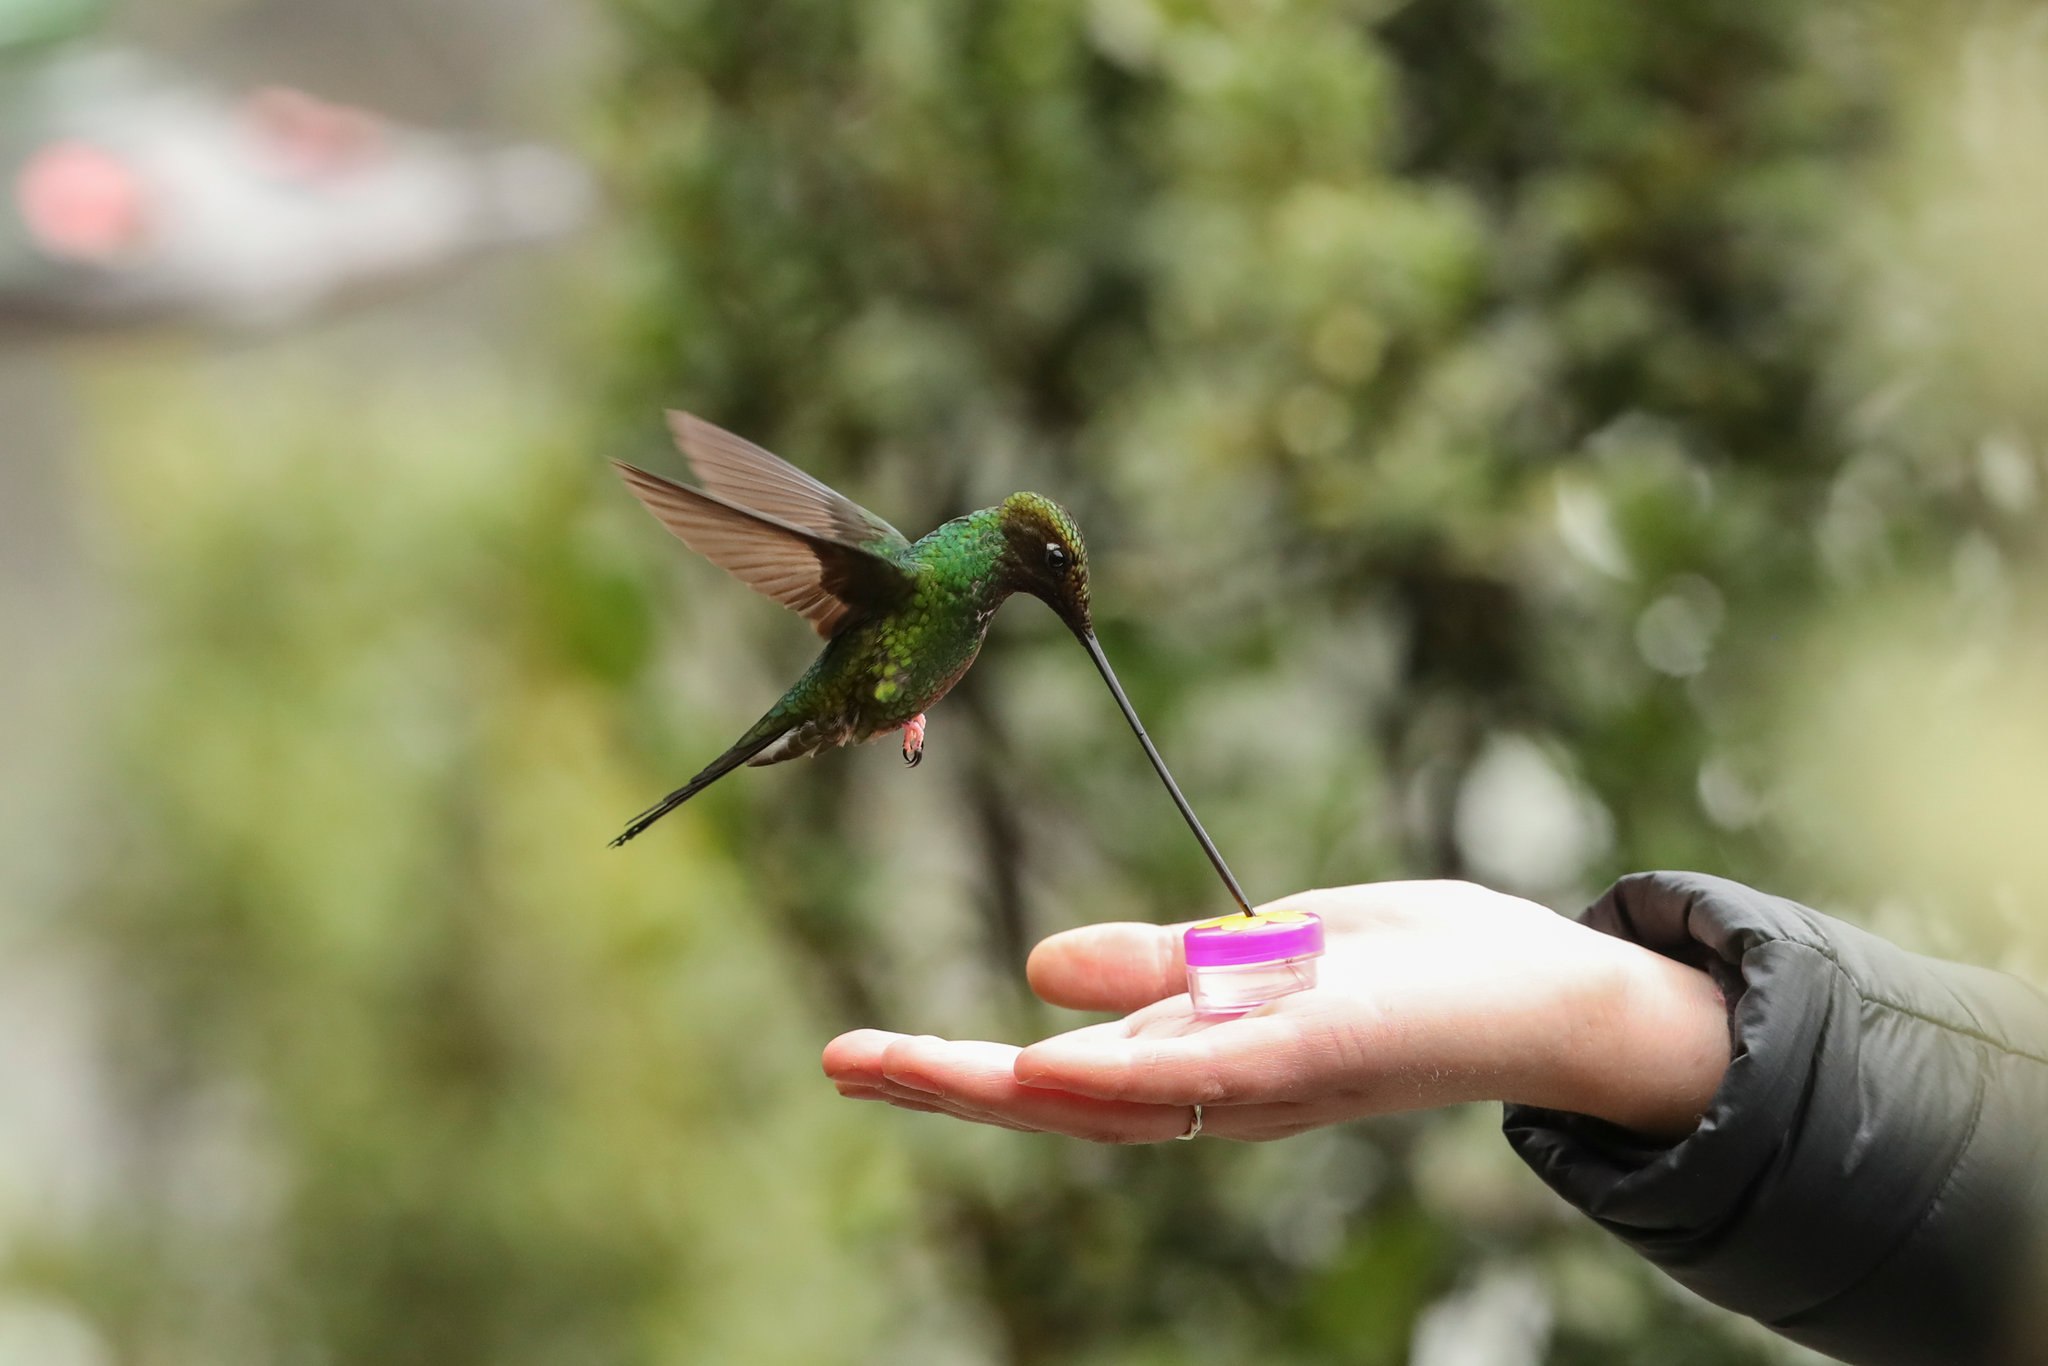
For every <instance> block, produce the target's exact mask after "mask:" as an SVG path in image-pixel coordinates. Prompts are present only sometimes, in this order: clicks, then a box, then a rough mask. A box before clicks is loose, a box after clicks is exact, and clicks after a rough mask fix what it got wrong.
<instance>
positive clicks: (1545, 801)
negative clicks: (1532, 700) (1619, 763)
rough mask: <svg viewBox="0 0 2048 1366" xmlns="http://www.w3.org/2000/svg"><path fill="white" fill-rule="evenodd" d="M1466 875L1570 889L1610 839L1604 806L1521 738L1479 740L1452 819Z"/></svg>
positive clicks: (1542, 888)
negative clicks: (1468, 872)
mask: <svg viewBox="0 0 2048 1366" xmlns="http://www.w3.org/2000/svg"><path fill="white" fill-rule="evenodd" d="M1453 828H1454V830H1455V833H1456V835H1457V840H1458V850H1459V852H1460V853H1461V854H1463V855H1464V858H1465V861H1466V863H1468V864H1469V865H1470V866H1471V868H1472V871H1473V874H1474V876H1476V877H1478V878H1479V879H1480V880H1482V881H1489V882H1494V883H1499V884H1502V885H1504V886H1508V887H1513V888H1517V889H1520V890H1525V891H1554V890H1558V889H1562V888H1564V887H1567V886H1569V885H1570V884H1571V882H1572V881H1573V880H1574V879H1575V878H1576V877H1577V876H1578V874H1579V871H1580V870H1581V869H1582V868H1584V867H1585V866H1586V863H1587V862H1588V861H1589V860H1590V859H1592V858H1593V857H1594V856H1595V855H1597V854H1599V853H1601V852H1603V851H1604V850H1605V849H1606V848H1607V845H1608V843H1609V841H1610V840H1611V839H1612V837H1613V833H1614V832H1613V821H1612V820H1611V818H1610V817H1609V816H1608V814H1607V809H1606V808H1605V807H1603V806H1601V805H1600V803H1599V802H1598V801H1597V800H1595V799H1594V797H1593V796H1592V794H1591V793H1589V792H1587V791H1586V790H1585V789H1584V788H1583V787H1581V786H1580V785H1579V784H1578V783H1577V782H1576V781H1574V780H1573V779H1572V778H1571V777H1570V776H1569V775H1567V774H1566V773H1565V772H1563V771H1562V770H1561V769H1560V768H1559V767H1558V766H1557V764H1556V763H1554V762H1553V761H1552V760H1551V757H1550V755H1549V754H1548V753H1546V752H1545V750H1544V749H1543V747H1542V746H1540V745H1538V744H1537V743H1536V742H1535V741H1533V740H1531V739H1529V738H1528V737H1526V736H1521V735H1498V736H1495V737H1494V738H1492V739H1491V740H1489V741H1487V744H1486V748H1485V749H1484V750H1482V751H1481V752H1480V755H1479V758H1478V760H1477V761H1476V762H1475V763H1474V764H1473V765H1472V768H1471V770H1470V772H1468V773H1467V774H1466V775H1465V782H1464V786H1463V787H1462V788H1461V789H1460V790H1459V792H1458V802H1457V809H1456V812H1455V814H1454V817H1453Z"/></svg>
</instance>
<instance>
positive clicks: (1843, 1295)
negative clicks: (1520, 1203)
mask: <svg viewBox="0 0 2048 1366" xmlns="http://www.w3.org/2000/svg"><path fill="white" fill-rule="evenodd" d="M1585 921H1586V923H1587V924H1589V925H1591V926H1593V927H1594V928H1596V929H1599V930H1602V931H1604V932H1605V933H1608V934H1612V935H1617V936H1619V937H1621V938H1625V939H1629V940H1633V941H1634V942H1636V943H1638V944H1641V945H1643V946H1644V947H1645V948H1648V949H1651V950H1653V951H1655V952H1658V953H1661V954H1664V955H1666V956H1667V957H1670V958H1674V959H1677V960H1679V961H1682V962H1685V963H1688V964H1691V965H1693V966H1695V967H1698V968H1701V969H1703V970H1704V971H1707V972H1709V973H1711V974H1712V975H1713V976H1714V977H1715V979H1716V981H1717V982H1718V983H1719V984H1720V985H1721V987H1722V990H1723V992H1724V994H1725V995H1726V997H1727V999H1728V1003H1729V1030H1730V1033H1731V1036H1732V1039H1733V1044H1734V1048H1733V1061H1732V1062H1731V1063H1730V1065H1729V1068H1728V1072H1727V1074H1726V1076H1725V1077H1724V1079H1723V1081H1722V1083H1721V1087H1720V1089H1719V1090H1718V1091H1717V1092H1716V1093H1715V1095H1714V1098H1713V1101H1712V1103H1711V1104H1710V1105H1709V1106H1708V1108H1707V1111H1706V1114H1705V1116H1704V1117H1703V1118H1702V1119H1701V1121H1700V1124H1699V1127H1698V1128H1697V1129H1696V1130H1695V1131H1694V1132H1693V1133H1692V1134H1691V1135H1689V1136H1688V1137H1686V1138H1684V1139H1683V1140H1680V1141H1679V1142H1677V1143H1672V1144H1659V1143H1655V1142H1652V1141H1649V1140H1646V1139H1643V1138H1640V1137H1638V1136H1636V1135H1632V1134H1630V1133H1628V1132H1626V1131H1624V1130H1621V1129H1618V1128H1616V1127H1614V1126H1613V1125H1610V1124H1606V1123H1604V1122H1602V1121H1599V1120H1595V1119H1591V1118H1588V1117H1586V1116H1583V1115H1573V1114H1567V1113H1563V1112H1559V1111H1554V1110H1543V1109H1539V1108H1536V1107H1532V1106H1521V1105H1511V1106H1509V1107H1508V1110H1507V1116H1506V1122H1505V1125H1504V1128H1505V1131H1506V1134H1507V1138H1508V1141H1509V1143H1510V1144H1512V1145H1513V1147H1514V1149H1515V1151H1516V1153H1518V1154H1519V1155H1520V1156H1521V1158H1522V1159H1523V1160H1524V1161H1525V1162H1527V1163H1528V1164H1529V1165H1530V1167H1532V1168H1533V1169H1534V1170H1535V1171H1536V1173H1537V1175H1539V1176H1541V1177H1542V1178H1543V1179H1544V1181H1546V1182H1547V1183H1548V1184H1549V1185H1550V1186H1551V1188H1552V1189H1553V1190H1555V1191H1556V1192H1557V1193H1558V1194H1559V1195H1561V1196H1563V1197H1564V1198H1565V1199H1566V1200H1567V1201H1569V1202H1571V1203H1572V1204H1573V1205H1575V1206H1577V1207H1578V1208H1579V1209H1580V1210H1581V1211H1583V1212H1584V1213H1586V1214H1587V1215H1589V1216H1590V1217H1591V1218H1593V1219H1594V1220H1595V1221H1596V1222H1598V1223H1599V1224H1600V1225H1601V1226H1602V1227H1603V1228H1605V1229H1607V1230H1608V1231H1609V1232H1611V1233H1613V1234H1614V1235H1616V1236H1617V1237H1619V1238H1621V1239H1622V1240H1623V1241H1625V1242H1627V1243H1628V1244H1629V1245H1630V1246H1632V1247H1633V1248H1635V1249H1636V1251H1638V1252H1640V1253H1641V1254H1642V1255H1643V1256H1644V1257H1646V1258H1648V1259H1649V1260H1650V1261H1652V1262H1654V1263H1655V1264H1656V1265H1657V1266H1659V1267H1661V1268H1662V1269H1663V1270H1664V1271H1666V1272H1667V1273H1669V1274H1670V1275H1671V1276H1672V1277H1673V1278H1674V1279H1676V1280H1678V1281H1679V1282H1681V1283H1682V1284H1684V1285H1686V1286H1688V1287H1690V1288H1691V1289H1693V1290H1695V1291H1697V1292H1698V1293H1699V1294H1701V1295H1703V1296H1704V1297H1706V1298H1707V1299H1710V1300H1713V1301H1715V1302H1716V1303H1718V1304H1721V1305H1724V1306H1726V1307H1728V1308H1730V1309H1734V1310H1736V1311H1738V1312H1740V1313H1743V1314H1747V1315H1749V1316H1750V1317H1752V1318H1755V1319H1757V1320H1759V1321H1761V1322H1762V1323H1764V1324H1766V1325H1768V1326H1769V1327H1771V1328H1773V1329H1776V1330H1777V1331H1779V1332H1781V1333H1783V1334H1785V1335H1786V1336H1787V1337H1790V1338H1793V1339H1795V1340H1797V1341H1799V1342H1802V1343H1805V1344H1806V1345H1808V1346H1810V1347H1814V1348H1816V1349H1818V1350H1820V1351H1823V1352H1827V1353H1830V1354H1832V1355H1835V1356H1838V1357H1841V1358H1843V1359H1844V1360H1848V1361H1852V1362H1870V1363H1934V1362H1941V1363H1966V1362H1979V1361H1984V1362H1996V1361H2005V1360H2014V1361H2018V1360H2027V1361H2034V1360H2038V1359H2040V1358H2039V1356H2038V1354H2039V1353H2041V1352H2043V1351H2048V1315H2042V1314H2041V1311H2040V1310H2039V1309H2038V1308H2034V1307H2033V1306H2034V1305H2035V1304H2037V1303H2038V1302H2039V1301H2040V1299H2041V1298H2042V1297H2041V1295H2040V1294H2038V1293H2032V1292H2041V1291H2044V1290H2048V1258H2043V1257H2042V1256H2041V1252H2042V1249H2043V1245H2044V1240H2043V1237H2042V1234H2043V1228H2042V1224H2043V1220H2044V1218H2048V1000H2044V999H2043V997H2042V996H2041V995H2040V994H2039V993H2037V992H2035V991H2033V990H2032V989H2031V988H2029V987H2027V986H2026V985H2024V984H2023V983H2021V982H2019V981H2017V980H2016V979H2013V978H2010V977H2007V976H2004V975H2002V974H1999V973H1995V972H1991V971H1988V970H1985V969H1982V968H1973V967H1966V966H1962V965H1959V964H1953V963H1944V962H1939V961H1937V960H1933V959H1928V958H1923V957H1920V956H1919V955H1916V954H1911V953H1908V952H1906V951H1905V950H1903V949H1900V948H1898V947H1897V946H1895V945H1892V944H1889V943H1886V942H1885V941H1883V940H1880V939H1877V938H1875V937H1874V936H1871V935H1869V934H1866V933H1864V932H1862V931H1860V930H1857V929H1855V928H1854V927H1853V926H1850V925H1847V924H1844V923H1842V922H1840V921H1837V920H1833V919H1831V918H1829V917H1827V916H1824V915H1821V914H1820V913H1818V912H1816V911H1813V910H1810V909H1808V908H1807V907H1805V906H1801V905H1798V904H1796V903H1794V902H1790V901H1786V900H1784V899H1782V898H1779V897H1774V896H1768V895H1765V894H1764V893H1761V892H1757V891H1754V890H1752V889H1750V888H1748V887H1744V886H1741V885H1740V884H1737V883H1733V882H1728V881H1725V880H1723V879H1721V878H1715V877H1708V876H1705V875H1702V874H1696V873H1643V874H1637V875H1634V876H1631V877H1628V878H1624V879H1623V880H1622V881H1620V882H1618V883H1616V884H1615V885H1614V886H1613V887H1612V888H1611V889H1609V891H1608V892H1607V894H1606V895H1604V896H1603V897H1601V898H1600V900H1599V901H1598V902H1596V903H1595V904H1594V905H1593V907H1592V908H1591V909H1590V910H1588V911H1587V913H1586V915H1585ZM2029 1316H2034V1319H2033V1321H2032V1322H2027V1319H2028V1318H2029ZM2028 1349H2031V1352H2032V1353H2033V1354H2028Z"/></svg>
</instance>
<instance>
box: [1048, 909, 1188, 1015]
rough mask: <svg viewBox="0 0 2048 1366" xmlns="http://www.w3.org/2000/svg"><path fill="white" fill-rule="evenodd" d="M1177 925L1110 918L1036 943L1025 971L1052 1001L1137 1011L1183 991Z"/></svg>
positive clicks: (1074, 1006) (1073, 1006) (1183, 970)
mask: <svg viewBox="0 0 2048 1366" xmlns="http://www.w3.org/2000/svg"><path fill="white" fill-rule="evenodd" d="M1182 928H1183V927H1181V926H1177V925H1146V924H1139V923H1135V922H1129V921H1114V922H1110V923H1107V924H1102V925H1084V926H1082V927H1081V928H1080V929H1076V930H1066V931H1063V932H1062V933H1060V934H1056V935H1053V936H1052V937H1051V938H1049V939H1045V940H1041V941H1040V942H1039V945H1038V947H1037V948H1035V949H1033V950H1032V951H1031V958H1030V960H1029V961H1028V962H1026V963H1025V965H1024V975H1025V976H1026V977H1027V978H1029V979H1030V981H1031V989H1032V990H1033V991H1035V992H1037V993H1038V994H1039V996H1040V997H1042V998H1043V999H1044V1000H1046V1001H1047V1002H1049V1003H1050V1004H1052V1005H1056V1006H1066V1007H1068V1008H1069V1009H1072V1010H1114V1011H1119V1012H1122V1011H1131V1010H1136V1009H1138V1008H1139V1007H1140V1006H1147V1005H1150V1004H1151V1003H1152V1002H1154V1001H1157V1000H1159V999H1161V998H1162V997H1166V996H1172V995H1175V994H1177V993H1179V992H1183V991H1186V990H1187V989H1188V984H1187V968H1186V966H1185V964H1184V962H1183V960H1182V958H1181V940H1180V936H1181V930H1182Z"/></svg>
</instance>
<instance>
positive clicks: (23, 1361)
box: [0, 1295, 114, 1366]
mask: <svg viewBox="0 0 2048 1366" xmlns="http://www.w3.org/2000/svg"><path fill="white" fill-rule="evenodd" d="M113 1360H114V1354H113V1352H112V1351H111V1350H109V1349H108V1347H107V1344H106V1340H105V1339H104V1338H102V1337H101V1336H100V1335H99V1333H98V1332H96V1331H94V1329H93V1327H92V1325H91V1324H89V1323H87V1322H86V1321H85V1319H84V1318H83V1317H82V1316H80V1315H79V1314H77V1313H75V1312H74V1311H72V1310H71V1309H68V1308H66V1307H65V1306H64V1305H62V1304H59V1303H57V1302H56V1301H55V1300H50V1299H44V1298H41V1297H31V1296H28V1295H8V1296H5V1297H4V1298H0V1366H112V1362H113Z"/></svg>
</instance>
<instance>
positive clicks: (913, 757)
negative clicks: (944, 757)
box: [903, 712, 924, 768]
mask: <svg viewBox="0 0 2048 1366" xmlns="http://www.w3.org/2000/svg"><path fill="white" fill-rule="evenodd" d="M903 762H904V763H906V764H908V765H910V766H911V767H912V768H916V767H917V766H918V765H919V764H921V763H923V762H924V713H923V712H919V713H918V714H917V715H915V716H913V717H911V718H910V719H909V720H908V721H906V722H904V724H903Z"/></svg>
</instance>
